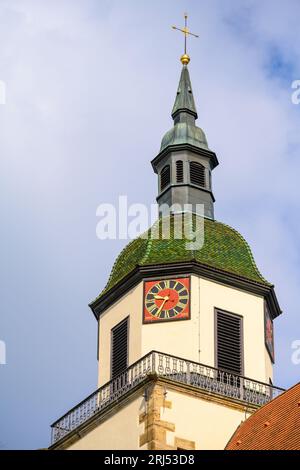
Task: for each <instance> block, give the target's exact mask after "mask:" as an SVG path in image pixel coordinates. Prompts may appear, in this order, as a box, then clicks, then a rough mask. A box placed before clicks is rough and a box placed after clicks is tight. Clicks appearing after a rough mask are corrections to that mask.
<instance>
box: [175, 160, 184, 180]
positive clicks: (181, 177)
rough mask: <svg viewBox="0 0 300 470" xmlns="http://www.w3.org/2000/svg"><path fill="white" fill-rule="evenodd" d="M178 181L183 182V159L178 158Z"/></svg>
mask: <svg viewBox="0 0 300 470" xmlns="http://www.w3.org/2000/svg"><path fill="white" fill-rule="evenodd" d="M176 182H177V183H183V161H182V160H178V161H177V162H176Z"/></svg>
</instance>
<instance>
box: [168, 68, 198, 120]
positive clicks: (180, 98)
mask: <svg viewBox="0 0 300 470" xmlns="http://www.w3.org/2000/svg"><path fill="white" fill-rule="evenodd" d="M181 112H186V113H189V114H191V115H193V116H194V117H195V119H197V117H198V115H197V110H196V105H195V101H194V96H193V90H192V84H191V79H190V74H189V70H188V68H187V65H183V67H182V72H181V76H180V81H179V86H178V90H177V95H176V99H175V103H174V106H173V110H172V118H173V119H174V118H175V117H176V116H177V115H178V114H179V113H181Z"/></svg>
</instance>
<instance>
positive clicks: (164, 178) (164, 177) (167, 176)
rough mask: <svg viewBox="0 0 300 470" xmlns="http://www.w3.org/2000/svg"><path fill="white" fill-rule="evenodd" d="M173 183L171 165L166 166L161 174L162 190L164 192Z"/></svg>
mask: <svg viewBox="0 0 300 470" xmlns="http://www.w3.org/2000/svg"><path fill="white" fill-rule="evenodd" d="M170 182H171V170H170V165H167V166H165V167H164V168H163V169H162V170H161V174H160V190H161V191H163V190H164V189H165V188H166V187H167V186H169V184H170Z"/></svg>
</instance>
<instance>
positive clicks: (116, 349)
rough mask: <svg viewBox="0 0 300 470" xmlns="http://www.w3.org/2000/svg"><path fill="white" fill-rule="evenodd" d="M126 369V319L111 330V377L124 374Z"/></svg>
mask: <svg viewBox="0 0 300 470" xmlns="http://www.w3.org/2000/svg"><path fill="white" fill-rule="evenodd" d="M127 367H128V318H126V320H123V321H122V322H121V323H119V324H118V325H117V326H116V327H115V328H113V329H112V335H111V377H112V379H114V378H115V377H117V375H119V374H121V373H122V372H124V371H125V370H126V369H127Z"/></svg>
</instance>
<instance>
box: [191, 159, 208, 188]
mask: <svg viewBox="0 0 300 470" xmlns="http://www.w3.org/2000/svg"><path fill="white" fill-rule="evenodd" d="M190 180H191V183H192V184H196V185H197V186H203V187H205V168H204V166H203V165H201V163H197V162H191V163H190Z"/></svg>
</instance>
